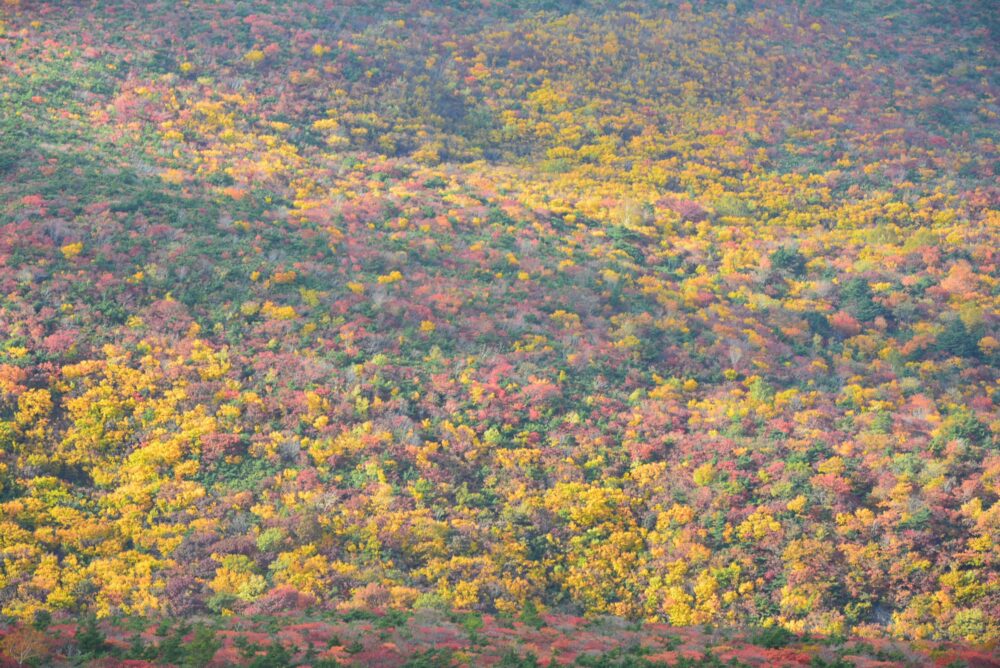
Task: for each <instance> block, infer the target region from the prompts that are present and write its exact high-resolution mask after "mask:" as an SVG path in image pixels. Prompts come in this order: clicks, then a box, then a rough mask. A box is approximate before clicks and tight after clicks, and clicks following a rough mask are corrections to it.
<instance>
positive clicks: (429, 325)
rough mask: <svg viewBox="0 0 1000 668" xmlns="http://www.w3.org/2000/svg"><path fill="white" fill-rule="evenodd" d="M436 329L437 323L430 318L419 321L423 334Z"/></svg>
mask: <svg viewBox="0 0 1000 668" xmlns="http://www.w3.org/2000/svg"><path fill="white" fill-rule="evenodd" d="M436 329H437V325H435V324H434V323H433V322H432V321H430V320H422V321H421V322H420V331H421V332H422V333H424V334H430V333H432V332H433V331H434V330H436Z"/></svg>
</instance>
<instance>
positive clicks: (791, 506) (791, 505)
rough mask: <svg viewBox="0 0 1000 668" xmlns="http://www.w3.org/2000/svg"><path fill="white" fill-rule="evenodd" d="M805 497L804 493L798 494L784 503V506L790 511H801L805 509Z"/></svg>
mask: <svg viewBox="0 0 1000 668" xmlns="http://www.w3.org/2000/svg"><path fill="white" fill-rule="evenodd" d="M806 503H807V499H806V497H805V496H804V495H802V494H799V495H798V496H797V497H795V498H794V499H792V500H791V501H789V502H788V503H787V504H785V507H786V508H787V509H788V510H790V511H792V512H793V513H801V512H802V511H803V510H805V507H806Z"/></svg>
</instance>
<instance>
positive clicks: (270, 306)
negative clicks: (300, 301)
mask: <svg viewBox="0 0 1000 668" xmlns="http://www.w3.org/2000/svg"><path fill="white" fill-rule="evenodd" d="M260 310H261V313H263V314H264V315H265V316H266V317H268V318H270V319H271V320H295V319H296V318H298V317H299V314H298V313H296V311H295V309H294V308H293V307H291V306H278V305H276V304H275V303H274V302H271V301H266V302H264V305H263V306H262V307H261V309H260Z"/></svg>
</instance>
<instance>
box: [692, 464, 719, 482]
mask: <svg viewBox="0 0 1000 668" xmlns="http://www.w3.org/2000/svg"><path fill="white" fill-rule="evenodd" d="M691 479H692V480H693V481H694V484H696V485H698V486H699V487H705V486H707V485H710V484H711V483H712V481H713V480H714V479H715V465H714V464H712V462H706V463H704V464H702V465H701V466H699V467H698V468H696V469H695V470H694V472H693V473H692V474H691Z"/></svg>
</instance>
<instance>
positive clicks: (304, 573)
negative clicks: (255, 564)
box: [271, 545, 331, 596]
mask: <svg viewBox="0 0 1000 668" xmlns="http://www.w3.org/2000/svg"><path fill="white" fill-rule="evenodd" d="M271 571H272V573H273V577H274V582H275V583H276V584H288V585H291V586H293V587H295V588H296V589H297V590H299V591H301V592H303V593H306V594H312V595H315V596H319V595H320V594H321V593H322V592H323V590H324V589H325V588H326V580H327V578H328V577H329V576H330V571H331V568H330V562H329V560H328V559H327V558H326V557H325V556H324V555H322V554H318V553H317V551H316V546H315V545H303V546H301V547H298V548H296V549H294V550H291V551H289V552H282V553H281V554H279V555H278V558H277V559H275V560H274V563H272V564H271Z"/></svg>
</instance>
